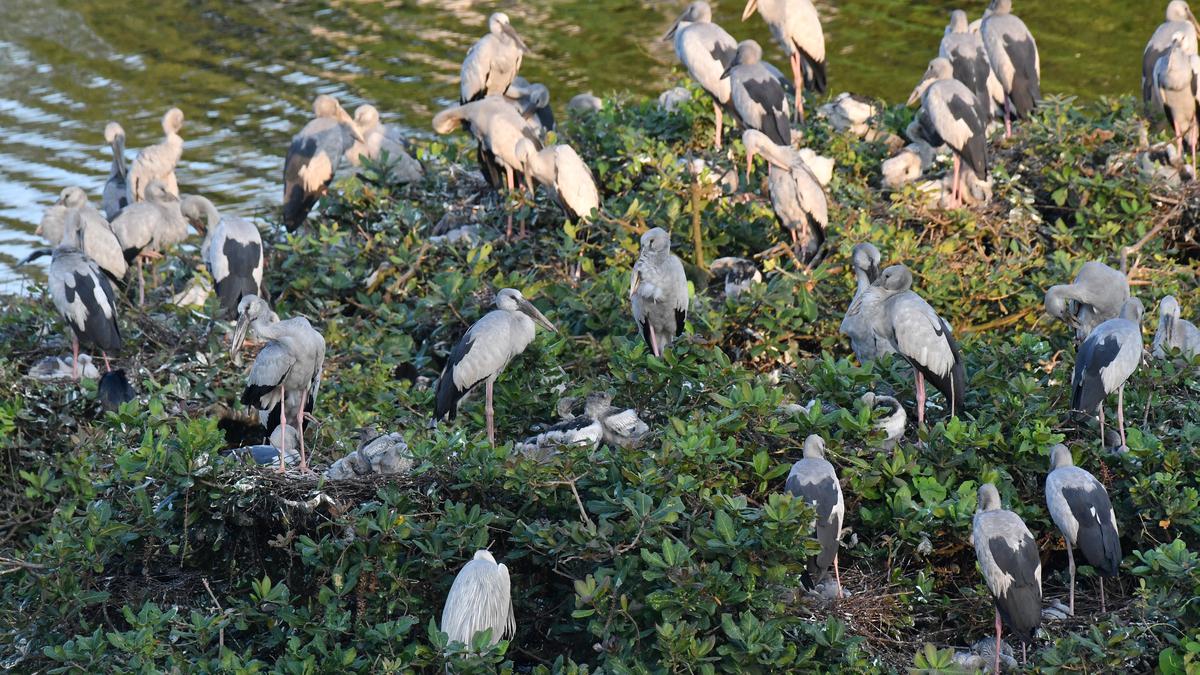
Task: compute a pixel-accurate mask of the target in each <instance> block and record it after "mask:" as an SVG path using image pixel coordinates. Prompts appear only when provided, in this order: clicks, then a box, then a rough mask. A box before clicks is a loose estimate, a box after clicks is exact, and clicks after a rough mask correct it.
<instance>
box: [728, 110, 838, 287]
mask: <svg viewBox="0 0 1200 675" xmlns="http://www.w3.org/2000/svg"><path fill="white" fill-rule="evenodd" d="M742 143H743V145H745V146H746V179H747V181H748V180H749V179H750V178H749V177H750V172H751V170H752V168H753V166H754V157H755V156H756V155H761V156H762V157H763V158H764V159H766V160H767V164H768V165H770V169H769V171H768V173H767V185H768V187H769V189H770V193H771V206H772V208H773V209H774V210H775V218H776V219H778V221H779V224H780V225H782V226H783V228H784V229H785V230H787V231H788V233H789V234H790V235H791V237H792V251H793V255H795V256H796V257H797V259H798V260H799V261H800V262H801V263H803V264H805V265H808V264H814V263H815V262H817V261H818V260H819V257H820V253H821V247H822V245H823V244H824V243H825V228H826V227H828V226H829V201H828V199H827V197H826V195H825V188H823V187H821V183H820V181H819V180H817V177H816V175H815V174H813V172H812V170H810V169H809V168H808V165H807V164H805V162H804V160H803V159H802V158H801V157H800V153H799V152H797V151H795V150H793V149H792V146H790V145H779V144H777V143H775V142H774V141H772V140H771V139H770V138H768V137H767V135H766V134H764V133H762V132H761V131H757V130H755V129H747V130H746V132H745V133H743V134H742Z"/></svg>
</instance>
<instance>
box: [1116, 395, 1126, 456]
mask: <svg viewBox="0 0 1200 675" xmlns="http://www.w3.org/2000/svg"><path fill="white" fill-rule="evenodd" d="M1117 426H1118V427H1119V428H1120V429H1121V447H1124V446H1125V385H1123V384H1122V385H1121V386H1119V387H1117Z"/></svg>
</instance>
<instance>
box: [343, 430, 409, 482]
mask: <svg viewBox="0 0 1200 675" xmlns="http://www.w3.org/2000/svg"><path fill="white" fill-rule="evenodd" d="M412 468H413V458H412V453H411V452H409V449H408V444H407V443H405V442H404V437H403V436H401V435H400V434H398V433H395V432H392V433H390V434H384V435H382V436H377V437H376V438H374V439H372V440H370V441H368V442H366V443H364V444H363V445H362V446H361V447H359V449H358V450H355V451H354V452H352V453H350V454H348V455H346V456H345V457H343V458H341V459H339V460H337V461H336V462H334V463H333V465H331V466H330V467H329V468H328V469H326V470H325V477H326V478H328V479H329V480H345V479H347V478H357V477H359V476H367V475H371V474H377V475H383V476H389V475H397V474H407V473H408V472H410V471H412Z"/></svg>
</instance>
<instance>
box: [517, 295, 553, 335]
mask: <svg viewBox="0 0 1200 675" xmlns="http://www.w3.org/2000/svg"><path fill="white" fill-rule="evenodd" d="M517 308H518V309H520V310H521V311H522V312H524V313H525V314H526V315H528V316H529V318H531V319H533V320H534V321H535V322H537V323H539V324H541V325H542V326H543V327H545V328H546V329H547V330H552V331H554V332H555V333H557V332H558V329H557V328H555V327H554V324H552V323H550V319H547V318H546V315H545V314H542V313H541V312H539V311H538V308H537V307H534V306H533V303H532V302H529V301H528V300H525V299H523V298H522V299H521V300H520V301H519V302H518V304H517Z"/></svg>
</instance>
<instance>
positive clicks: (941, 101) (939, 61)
mask: <svg viewBox="0 0 1200 675" xmlns="http://www.w3.org/2000/svg"><path fill="white" fill-rule="evenodd" d="M918 99H919V100H920V101H921V111H920V112H919V113H918V114H917V121H918V123H919V124H920V127H921V134H922V135H923V136H924V138H925V140H927V141H928V142H929V144H930V145H932V146H933V147H935V148H936V147H938V146H939V145H942V144H945V145H946V146H948V147H949V148H950V150H951V152H952V153H953V154H954V183H953V186H954V188H953V191H952V195H951V199H952V202H953V203H954V204H959V203H960V200H961V196H962V179H961V176H960V175H959V173H960V171H961V166H960V165H961V164H966V166H967V168H968V169H970V170H971V172H972V173H974V174H975V177H976V178H978V179H979V180H987V173H988V169H987V116H986V115H983V116H981V115H980V110H981V106H980V103H979V101H978V100H977V99H976V98H975V94H973V93H972V92H971V90H970V89H969V88H967V85H965V84H963V83H962V82H959V81H958V80H956V79H954V66H952V65H951V64H950V62H949V61H947V60H946V59H944V58H942V57H940V56H939V57H938V58H936V59H934V60H932V61H930V62H929V67H928V68H927V69H926V70H925V75H924V76H923V77H922V78H921V83H920V84H918V85H917V87H916V89H913V92H912V95H910V96H909V97H908V104H909V105H912V104H913V103H915V102H916V101H917V100H918Z"/></svg>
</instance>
